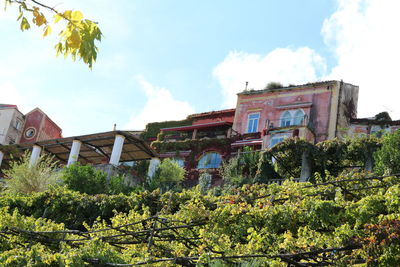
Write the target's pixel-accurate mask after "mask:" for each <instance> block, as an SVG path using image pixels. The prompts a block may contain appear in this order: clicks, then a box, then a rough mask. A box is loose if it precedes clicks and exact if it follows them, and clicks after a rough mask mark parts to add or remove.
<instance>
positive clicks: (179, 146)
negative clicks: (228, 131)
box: [151, 138, 233, 153]
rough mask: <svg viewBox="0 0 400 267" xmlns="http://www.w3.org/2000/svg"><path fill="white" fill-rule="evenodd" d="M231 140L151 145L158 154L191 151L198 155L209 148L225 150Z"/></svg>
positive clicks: (212, 139) (186, 141)
mask: <svg viewBox="0 0 400 267" xmlns="http://www.w3.org/2000/svg"><path fill="white" fill-rule="evenodd" d="M232 141H233V140H232V139H230V138H224V139H218V138H211V139H195V140H192V139H190V140H184V141H177V142H160V141H155V142H153V143H152V144H151V146H152V147H154V148H155V149H156V150H157V151H158V152H159V153H164V152H170V151H184V150H192V152H193V151H195V152H193V153H199V152H200V151H202V150H204V149H206V148H209V147H218V148H223V149H226V148H227V147H230V145H231V143H232Z"/></svg>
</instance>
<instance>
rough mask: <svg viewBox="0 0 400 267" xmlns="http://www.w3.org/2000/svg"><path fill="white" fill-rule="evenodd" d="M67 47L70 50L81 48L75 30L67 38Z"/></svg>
mask: <svg viewBox="0 0 400 267" xmlns="http://www.w3.org/2000/svg"><path fill="white" fill-rule="evenodd" d="M68 45H69V46H70V47H72V48H79V47H80V46H81V36H80V35H79V32H78V31H77V30H73V31H72V33H71V35H70V37H69V38H68Z"/></svg>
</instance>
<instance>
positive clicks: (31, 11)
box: [5, 0, 102, 68]
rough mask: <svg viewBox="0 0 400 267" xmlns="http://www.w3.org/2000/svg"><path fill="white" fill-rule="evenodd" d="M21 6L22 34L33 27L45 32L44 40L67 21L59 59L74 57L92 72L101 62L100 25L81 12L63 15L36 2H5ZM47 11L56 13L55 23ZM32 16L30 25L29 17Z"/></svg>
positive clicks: (20, 0)
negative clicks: (56, 26) (97, 63)
mask: <svg viewBox="0 0 400 267" xmlns="http://www.w3.org/2000/svg"><path fill="white" fill-rule="evenodd" d="M10 5H18V9H19V16H18V19H17V20H18V21H20V28H21V30H22V31H25V30H28V29H30V28H31V24H32V23H33V24H34V25H36V26H37V27H41V28H42V29H43V37H46V36H48V35H49V34H51V32H52V26H51V25H50V24H53V25H55V24H56V23H58V22H60V21H64V22H65V23H66V24H65V27H63V29H62V30H61V32H60V33H59V37H60V40H59V42H58V43H57V44H56V46H55V49H56V52H57V55H60V54H63V55H64V57H67V56H68V55H71V57H72V59H73V60H75V59H76V57H78V59H82V60H83V62H84V63H85V64H87V65H88V66H89V68H92V66H93V63H94V62H95V61H96V59H97V52H98V48H97V46H96V41H101V36H102V33H101V31H100V28H99V27H98V25H97V23H96V22H93V21H91V20H89V19H84V17H83V14H82V12H80V11H79V10H77V11H73V10H66V11H64V12H60V11H58V10H56V9H55V8H53V7H50V6H48V5H45V4H43V3H41V2H38V1H36V0H5V6H6V7H7V6H10ZM43 10H47V11H50V12H52V13H54V16H53V19H52V23H50V22H49V20H48V18H47V17H46V16H45V14H44V13H43V12H42V11H43ZM27 14H28V15H30V16H32V22H31V23H30V22H29V20H28V19H27V17H26V15H27Z"/></svg>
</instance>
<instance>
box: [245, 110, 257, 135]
mask: <svg viewBox="0 0 400 267" xmlns="http://www.w3.org/2000/svg"><path fill="white" fill-rule="evenodd" d="M259 119H260V113H250V114H249V116H248V122H247V132H248V133H255V132H257V131H258V121H259Z"/></svg>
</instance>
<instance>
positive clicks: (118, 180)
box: [107, 175, 142, 195]
mask: <svg viewBox="0 0 400 267" xmlns="http://www.w3.org/2000/svg"><path fill="white" fill-rule="evenodd" d="M141 189H142V188H141V187H140V186H137V187H132V186H130V185H128V184H126V181H125V176H124V175H115V176H111V177H110V178H109V181H108V183H107V194H110V195H117V194H125V195H128V194H130V193H131V192H133V191H140V190H141Z"/></svg>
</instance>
